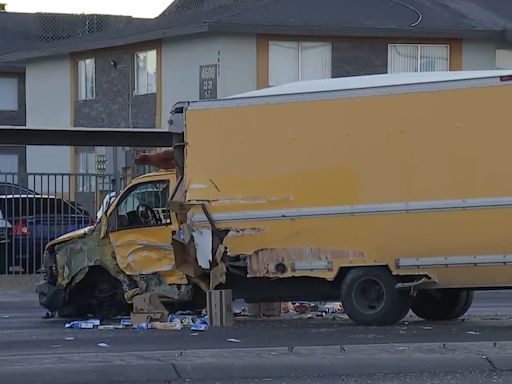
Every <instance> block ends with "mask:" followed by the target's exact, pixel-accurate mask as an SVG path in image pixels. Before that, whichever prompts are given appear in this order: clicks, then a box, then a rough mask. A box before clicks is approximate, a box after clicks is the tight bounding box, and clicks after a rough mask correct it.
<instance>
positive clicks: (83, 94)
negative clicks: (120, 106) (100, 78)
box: [78, 59, 96, 100]
mask: <svg viewBox="0 0 512 384" xmlns="http://www.w3.org/2000/svg"><path fill="white" fill-rule="evenodd" d="M95 97H96V69H95V63H94V59H85V60H79V61H78V100H91V99H94V98H95Z"/></svg>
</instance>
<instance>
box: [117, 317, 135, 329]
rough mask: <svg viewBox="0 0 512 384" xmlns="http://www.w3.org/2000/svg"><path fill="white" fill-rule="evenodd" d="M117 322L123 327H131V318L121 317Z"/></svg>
mask: <svg viewBox="0 0 512 384" xmlns="http://www.w3.org/2000/svg"><path fill="white" fill-rule="evenodd" d="M119 324H121V325H122V326H125V327H131V326H132V320H131V319H130V318H129V317H128V318H123V319H121V321H120V322H119Z"/></svg>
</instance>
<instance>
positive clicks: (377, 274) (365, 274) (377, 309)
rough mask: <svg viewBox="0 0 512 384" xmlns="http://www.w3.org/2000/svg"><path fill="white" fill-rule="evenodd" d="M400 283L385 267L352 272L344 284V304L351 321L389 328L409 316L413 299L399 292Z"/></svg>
mask: <svg viewBox="0 0 512 384" xmlns="http://www.w3.org/2000/svg"><path fill="white" fill-rule="evenodd" d="M397 282H398V281H397V279H396V278H395V277H394V276H393V275H391V273H390V272H389V271H388V270H387V269H386V268H382V267H361V268H355V269H352V270H351V271H350V272H349V273H348V274H347V275H346V276H345V278H344V279H343V283H342V284H341V300H342V302H343V308H344V309H345V313H346V314H347V315H348V317H349V318H350V319H351V320H352V321H354V322H356V323H358V324H363V325H389V324H395V323H397V322H399V321H400V320H402V319H403V318H404V317H405V315H407V312H409V309H410V306H411V301H412V298H411V296H410V295H409V292H408V291H407V290H405V291H404V290H398V289H396V288H395V286H396V284H397Z"/></svg>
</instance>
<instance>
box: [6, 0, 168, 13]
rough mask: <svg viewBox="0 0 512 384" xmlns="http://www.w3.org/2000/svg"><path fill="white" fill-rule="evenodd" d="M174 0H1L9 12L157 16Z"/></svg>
mask: <svg viewBox="0 0 512 384" xmlns="http://www.w3.org/2000/svg"><path fill="white" fill-rule="evenodd" d="M172 2H173V0H0V3H6V4H7V6H6V10H7V12H54V13H105V14H110V15H126V16H134V17H156V16H158V15H159V14H160V13H161V12H162V11H163V10H164V9H165V8H167V6H168V5H169V4H171V3H172Z"/></svg>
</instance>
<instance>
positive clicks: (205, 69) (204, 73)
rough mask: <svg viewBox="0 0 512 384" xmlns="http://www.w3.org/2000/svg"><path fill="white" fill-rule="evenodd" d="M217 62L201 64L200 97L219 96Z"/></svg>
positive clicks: (211, 97)
mask: <svg viewBox="0 0 512 384" xmlns="http://www.w3.org/2000/svg"><path fill="white" fill-rule="evenodd" d="M217 73H218V65H217V64H208V65H200V66H199V99H200V100H208V99H216V98H217Z"/></svg>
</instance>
